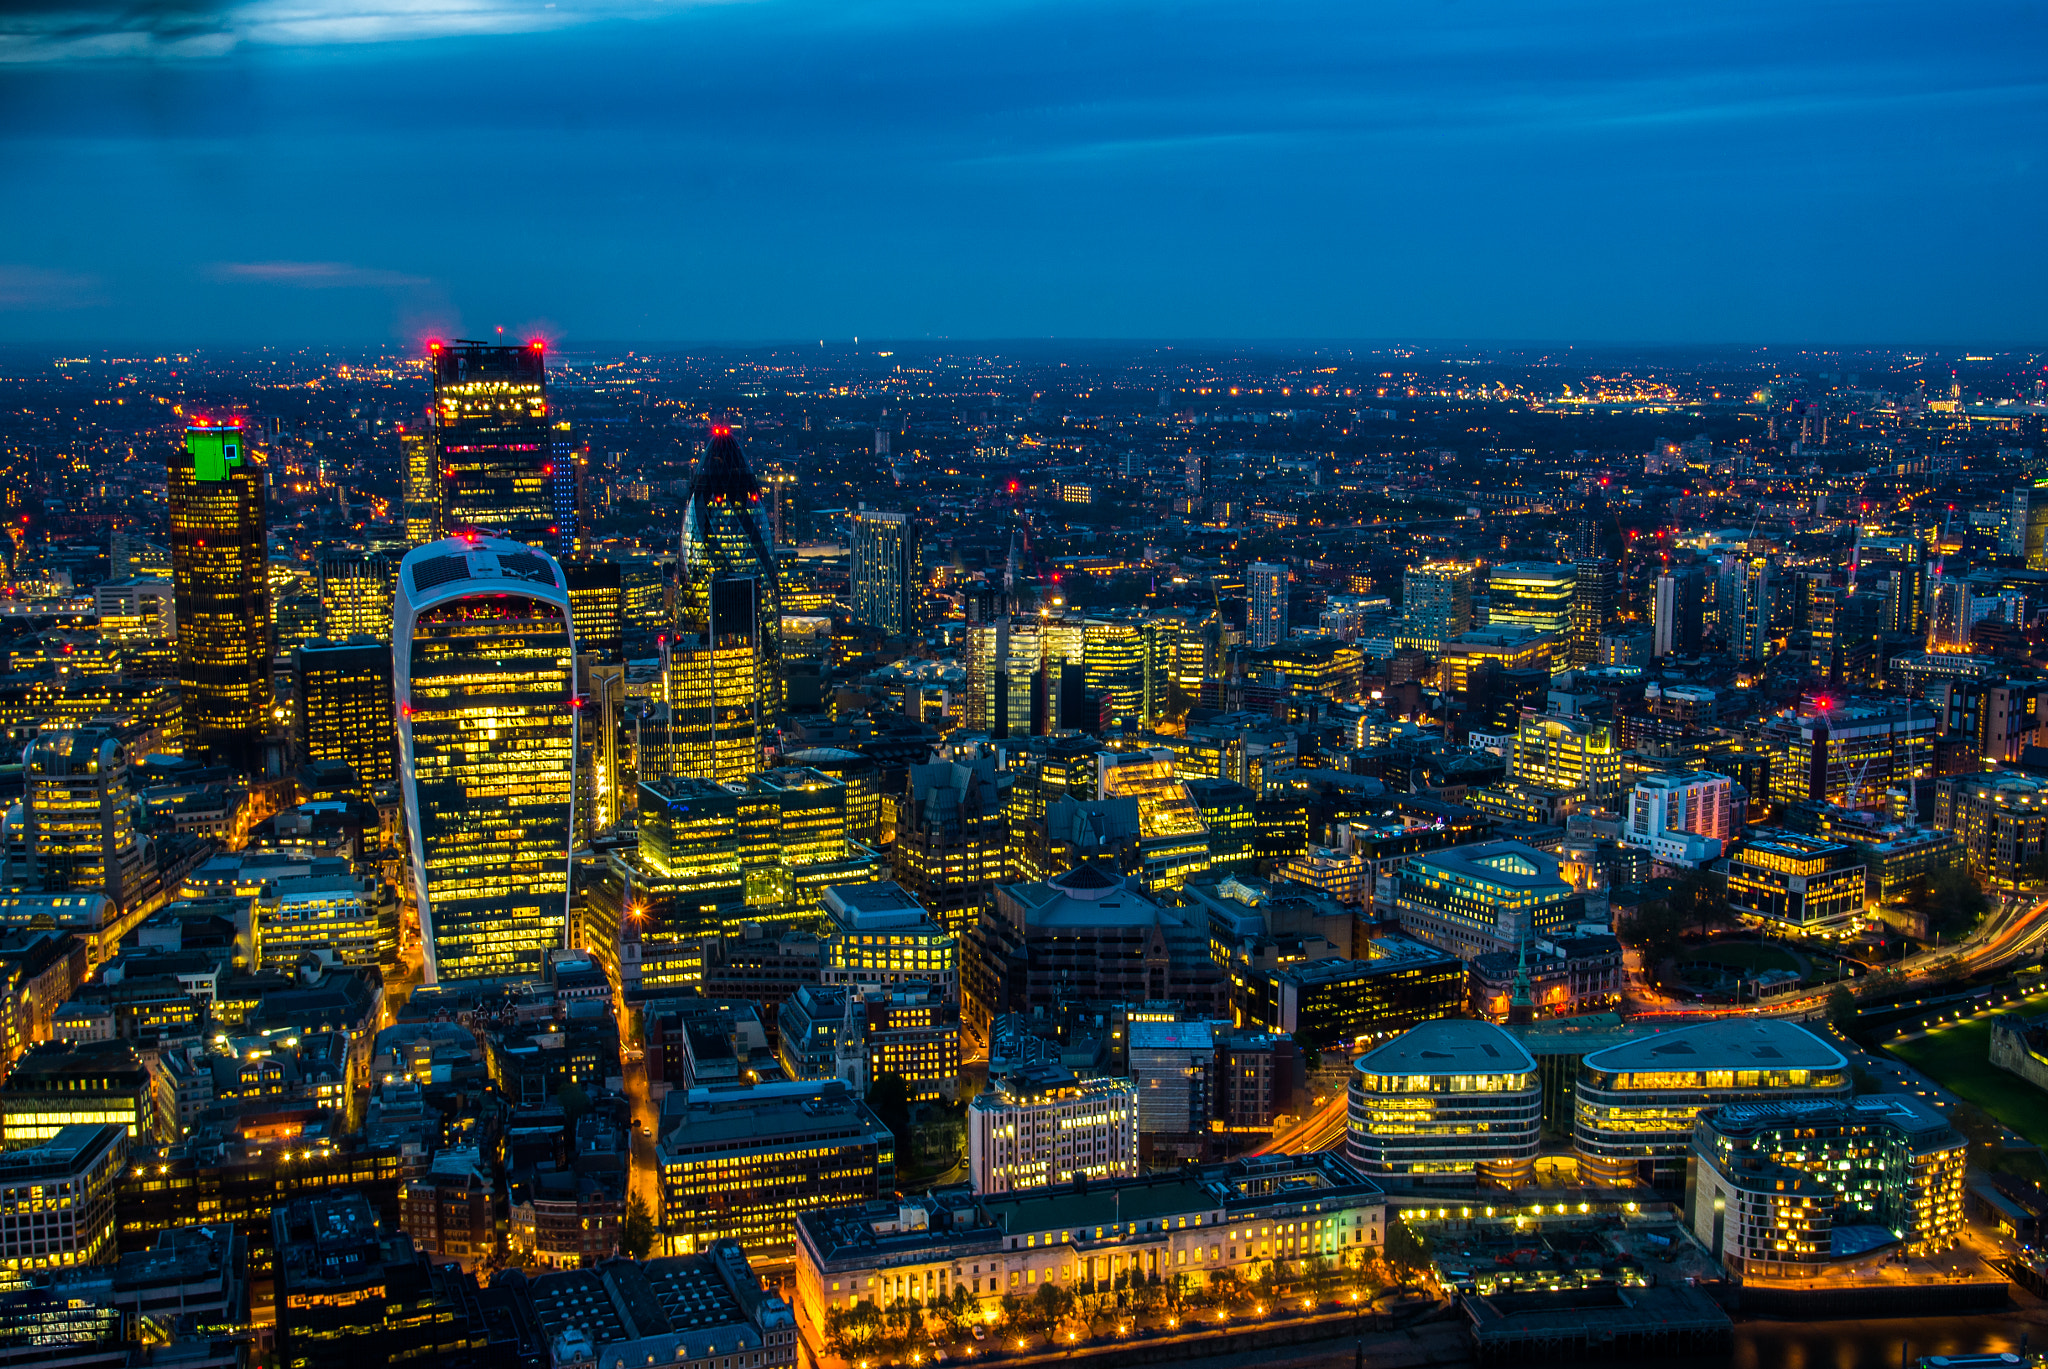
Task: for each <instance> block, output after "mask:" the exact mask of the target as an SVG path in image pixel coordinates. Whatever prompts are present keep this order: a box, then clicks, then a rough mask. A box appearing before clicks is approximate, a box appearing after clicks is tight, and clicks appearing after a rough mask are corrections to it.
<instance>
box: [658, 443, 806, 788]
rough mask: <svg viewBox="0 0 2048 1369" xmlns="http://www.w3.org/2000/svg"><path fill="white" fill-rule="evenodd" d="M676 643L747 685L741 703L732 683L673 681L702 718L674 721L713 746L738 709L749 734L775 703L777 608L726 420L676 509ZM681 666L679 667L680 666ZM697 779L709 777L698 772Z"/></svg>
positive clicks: (754, 508) (764, 545)
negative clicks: (679, 513) (679, 530)
mask: <svg viewBox="0 0 2048 1369" xmlns="http://www.w3.org/2000/svg"><path fill="white" fill-rule="evenodd" d="M676 629H677V633H678V634H679V636H680V639H681V640H680V643H678V644H676V649H679V650H687V651H689V652H691V653H697V654H704V655H708V656H710V657H711V658H712V659H711V661H710V662H709V664H708V666H707V667H706V668H707V669H710V670H712V671H715V677H723V678H726V679H730V680H731V681H733V687H734V688H743V689H744V690H746V692H747V694H748V698H747V699H746V701H745V707H744V709H743V710H740V707H739V703H738V702H737V701H736V700H735V699H734V698H733V697H732V689H728V688H725V687H722V686H719V687H713V686H712V685H711V683H710V680H711V679H712V678H715V677H700V676H690V677H689V678H690V679H691V680H694V681H697V682H696V683H694V684H692V685H689V686H688V687H685V688H683V689H681V690H678V689H676V688H674V687H673V686H672V687H671V689H670V692H669V705H670V707H671V709H674V710H678V711H681V710H698V711H699V712H700V713H701V712H702V711H703V710H707V709H708V710H709V715H708V716H707V717H702V718H699V717H697V716H694V715H693V716H692V717H690V718H688V719H685V718H678V720H677V724H676V725H677V726H678V728H679V729H681V730H683V731H684V732H685V733H686V734H687V735H688V737H689V741H688V742H687V743H683V742H679V743H678V744H679V745H688V746H690V747H693V748H697V749H699V750H700V751H701V750H705V749H708V750H709V752H711V753H712V754H716V755H720V756H722V754H723V753H722V752H719V751H718V738H719V737H720V736H731V735H734V734H735V733H736V732H737V731H739V730H740V726H741V723H740V716H739V715H740V713H742V712H743V716H744V719H745V721H746V723H748V724H750V725H751V726H752V727H753V728H754V729H755V730H756V733H757V734H758V732H759V729H762V728H765V727H767V726H769V725H770V724H771V723H773V722H774V721H775V719H776V718H777V717H778V716H779V715H780V714H781V712H782V607H781V595H780V592H779V590H778V587H777V581H776V571H775V548H774V546H773V544H772V543H771V542H770V541H769V537H768V528H767V524H766V523H765V522H764V521H763V518H762V509H761V483H760V481H758V480H756V479H755V478H754V473H753V471H752V470H750V469H748V466H747V460H746V457H745V456H743V455H742V454H741V452H740V444H739V443H738V441H737V440H735V439H734V437H733V433H732V429H731V428H729V427H726V426H724V425H722V424H721V425H718V426H715V427H713V428H712V430H711V445H710V447H709V448H707V449H706V451H705V453H704V456H703V458H702V459H701V460H700V461H699V462H698V463H697V470H696V474H695V475H694V476H692V477H691V481H690V493H689V500H688V503H687V504H686V505H685V506H684V509H683V535H682V556H681V560H680V564H679V565H678V567H677V583H676ZM685 673H686V675H687V674H688V672H685ZM706 764H710V765H713V766H714V768H717V769H720V770H722V769H723V762H722V760H721V761H717V762H706V763H700V764H699V765H698V768H695V769H691V768H685V767H684V766H683V765H680V764H679V765H678V766H677V767H676V770H675V772H674V773H677V774H685V775H689V774H697V775H704V773H705V765H706ZM755 768H759V767H758V766H756V767H755ZM705 777H706V778H710V776H708V775H706V776H705Z"/></svg>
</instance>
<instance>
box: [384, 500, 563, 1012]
mask: <svg viewBox="0 0 2048 1369" xmlns="http://www.w3.org/2000/svg"><path fill="white" fill-rule="evenodd" d="M398 596H399V597H398V612H397V622H396V630H395V636H394V640H393V643H392V681H393V688H394V693H395V694H396V696H397V699H398V717H399V727H398V736H399V754H400V769H399V775H400V781H401V784H402V786H403V791H402V796H403V800H404V808H405V816H406V822H407V826H408V829H409V835H410V839H411V843H412V861H413V877H414V884H415V887H416V888H417V890H418V893H419V909H420V935H421V939H422V941H423V943H424V944H425V947H426V952H427V961H426V982H427V983H429V984H436V983H439V982H441V981H442V980H444V979H447V980H453V979H472V978H479V977H486V976H492V975H501V974H517V973H530V972H534V971H537V970H539V968H540V967H541V963H542V957H543V955H544V953H545V952H546V951H548V950H549V949H551V948H553V947H557V946H560V945H562V944H563V940H564V933H565V929H566V927H567V919H568V902H569V837H570V831H571V814H572V809H573V807H574V793H575V755H576V745H575V742H576V736H575V734H576V712H575V707H574V699H573V688H574V685H573V681H574V670H575V650H576V643H575V634H574V631H573V629H572V627H571V620H570V613H569V591H568V586H567V584H566V583H565V581H564V579H563V576H562V571H561V568H560V567H559V566H558V565H557V564H556V563H555V560H554V558H553V557H551V556H548V555H546V554H545V553H541V552H535V551H533V550H531V549H529V548H527V547H525V546H522V545H520V544H518V543H516V542H510V541H505V540H502V539H499V538H450V539H448V540H446V541H442V542H432V543H429V544H428V545H426V546H424V547H418V548H415V549H414V550H413V551H412V552H411V553H409V554H408V555H407V556H406V558H405V561H404V563H403V566H402V568H401V570H400V573H399V583H398Z"/></svg>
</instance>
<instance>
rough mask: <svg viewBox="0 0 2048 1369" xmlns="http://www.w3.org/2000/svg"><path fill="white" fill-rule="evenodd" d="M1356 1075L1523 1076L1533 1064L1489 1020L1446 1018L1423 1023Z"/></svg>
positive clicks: (1362, 1064)
mask: <svg viewBox="0 0 2048 1369" xmlns="http://www.w3.org/2000/svg"><path fill="white" fill-rule="evenodd" d="M1353 1068H1355V1069H1356V1070H1358V1072H1359V1073H1361V1074H1503V1073H1512V1074H1523V1073H1527V1072H1528V1071H1530V1070H1533V1069H1535V1068H1536V1060H1535V1058H1534V1057H1533V1056H1531V1055H1530V1054H1529V1052H1528V1051H1526V1050H1524V1049H1522V1044H1521V1042H1519V1041H1517V1040H1515V1038H1514V1037H1512V1036H1510V1035H1509V1034H1508V1033H1507V1032H1506V1031H1504V1030H1502V1029H1501V1028H1499V1027H1496V1026H1495V1025H1493V1023H1491V1022H1476V1021H1470V1020H1467V1019H1462V1018H1448V1019H1444V1020H1441V1021H1436V1022H1424V1023H1423V1024H1422V1025H1421V1026H1419V1027H1415V1028H1413V1029H1411V1030H1409V1031H1405V1032H1403V1033H1401V1035H1399V1036H1397V1037H1395V1038H1394V1039H1393V1040H1392V1041H1389V1042H1388V1043H1387V1044H1386V1045H1384V1046H1381V1047H1379V1048H1378V1049H1377V1050H1370V1051H1367V1052H1366V1053H1365V1054H1364V1055H1361V1056H1360V1057H1359V1058H1358V1061H1357V1063H1356V1064H1355V1065H1354V1066H1353Z"/></svg>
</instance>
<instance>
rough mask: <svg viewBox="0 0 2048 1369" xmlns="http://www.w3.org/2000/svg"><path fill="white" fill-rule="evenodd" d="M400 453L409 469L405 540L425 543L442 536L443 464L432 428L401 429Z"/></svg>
mask: <svg viewBox="0 0 2048 1369" xmlns="http://www.w3.org/2000/svg"><path fill="white" fill-rule="evenodd" d="M398 456H399V461H400V464H401V465H403V466H404V468H405V541H406V545H407V546H409V547H418V546H424V545H426V544H427V543H428V542H435V541H439V540H440V537H441V478H440V463H439V462H438V461H436V460H435V457H434V435H433V433H432V432H431V431H427V430H422V431H419V432H412V431H409V430H406V429H400V430H399V433H398Z"/></svg>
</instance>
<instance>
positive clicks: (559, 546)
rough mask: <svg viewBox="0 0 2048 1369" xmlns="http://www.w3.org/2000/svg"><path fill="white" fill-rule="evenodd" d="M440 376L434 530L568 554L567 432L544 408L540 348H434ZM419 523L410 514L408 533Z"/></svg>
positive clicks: (571, 473)
mask: <svg viewBox="0 0 2048 1369" xmlns="http://www.w3.org/2000/svg"><path fill="white" fill-rule="evenodd" d="M428 352H429V356H430V358H431V360H432V363H433V371H434V453H435V457H436V459H437V460H438V461H439V462H440V465H441V470H440V483H439V487H438V488H439V507H438V509H437V510H436V517H437V521H438V527H437V529H436V530H437V531H439V532H442V533H448V534H462V533H469V532H480V533H487V534H493V535H496V536H500V537H506V538H510V539H511V540H513V541H515V542H524V543H526V544H527V545H528V546H534V547H543V548H546V549H548V550H550V551H557V552H563V553H566V552H568V551H571V550H573V549H574V547H575V541H576V472H575V469H574V464H573V462H572V461H571V459H570V455H569V441H568V430H567V426H566V425H565V424H557V423H556V422H555V420H554V418H553V416H552V414H551V411H550V410H549V408H548V387H547V354H546V350H545V349H544V348H543V346H542V345H541V344H540V343H538V342H534V343H529V344H527V345H525V346H517V347H514V346H505V345H503V344H497V343H485V342H462V341H457V342H435V343H430V344H428ZM414 521H415V519H414V517H413V515H412V513H411V511H410V510H408V514H407V524H408V528H409V529H410V528H411V527H412V525H413V523H414Z"/></svg>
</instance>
